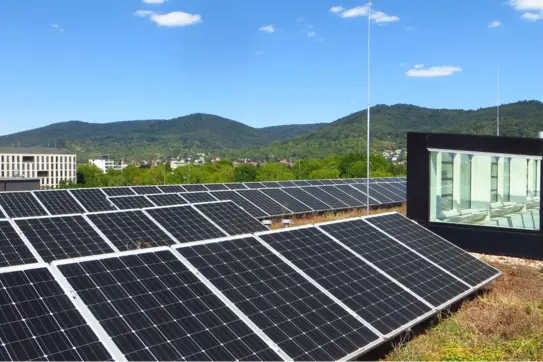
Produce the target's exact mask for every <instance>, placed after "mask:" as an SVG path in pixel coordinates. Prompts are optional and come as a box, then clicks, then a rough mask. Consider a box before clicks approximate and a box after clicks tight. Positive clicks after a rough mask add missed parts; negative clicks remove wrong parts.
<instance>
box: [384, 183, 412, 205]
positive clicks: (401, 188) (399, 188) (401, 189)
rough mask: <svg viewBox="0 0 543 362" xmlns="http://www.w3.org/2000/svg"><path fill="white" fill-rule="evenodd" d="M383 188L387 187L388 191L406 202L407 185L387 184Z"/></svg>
mask: <svg viewBox="0 0 543 362" xmlns="http://www.w3.org/2000/svg"><path fill="white" fill-rule="evenodd" d="M381 186H383V187H385V188H386V189H387V190H389V191H390V192H392V193H393V194H394V195H396V196H397V197H398V198H399V199H400V200H402V201H405V199H406V188H405V184H402V183H400V182H389V183H386V184H381Z"/></svg>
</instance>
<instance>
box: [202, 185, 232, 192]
mask: <svg viewBox="0 0 543 362" xmlns="http://www.w3.org/2000/svg"><path fill="white" fill-rule="evenodd" d="M204 186H205V187H206V188H207V189H208V190H211V191H219V190H228V187H226V186H224V185H223V184H204Z"/></svg>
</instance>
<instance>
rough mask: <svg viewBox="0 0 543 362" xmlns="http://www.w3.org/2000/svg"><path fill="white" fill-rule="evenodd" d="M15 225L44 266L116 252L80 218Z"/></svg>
mask: <svg viewBox="0 0 543 362" xmlns="http://www.w3.org/2000/svg"><path fill="white" fill-rule="evenodd" d="M15 223H16V224H17V226H18V227H19V229H21V231H22V232H23V234H24V236H25V237H26V238H27V239H28V241H29V242H30V244H32V246H33V247H34V249H36V251H37V252H38V254H40V256H41V257H42V258H43V260H45V261H46V262H50V261H52V260H58V259H67V258H76V257H79V256H86V255H98V254H104V253H113V252H114V251H115V250H113V249H112V248H111V246H110V245H109V244H108V243H107V242H106V241H105V240H104V239H102V237H101V236H100V235H99V234H98V233H97V232H96V231H95V230H94V229H93V228H92V227H91V226H90V225H89V223H88V222H87V220H85V219H84V218H83V216H81V215H77V216H58V217H44V218H36V219H18V220H15Z"/></svg>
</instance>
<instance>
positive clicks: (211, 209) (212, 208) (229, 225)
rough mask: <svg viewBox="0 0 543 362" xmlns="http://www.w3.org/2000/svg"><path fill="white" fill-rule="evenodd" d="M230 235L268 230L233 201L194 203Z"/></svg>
mask: <svg viewBox="0 0 543 362" xmlns="http://www.w3.org/2000/svg"><path fill="white" fill-rule="evenodd" d="M194 207H195V208H197V209H198V210H200V211H201V212H202V213H204V215H206V216H207V217H208V218H210V219H211V220H213V222H214V223H216V224H217V225H219V227H220V228H221V229H223V230H224V231H226V232H227V233H228V234H230V235H241V234H249V233H255V232H257V231H266V230H268V228H267V227H265V226H264V225H263V224H262V223H261V222H260V221H258V220H257V219H255V218H254V217H252V216H251V215H249V214H248V213H247V212H245V211H244V210H242V209H241V208H240V207H239V206H237V205H236V204H234V203H233V202H232V201H226V202H213V203H209V204H200V205H194Z"/></svg>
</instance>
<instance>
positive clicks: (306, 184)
mask: <svg viewBox="0 0 543 362" xmlns="http://www.w3.org/2000/svg"><path fill="white" fill-rule="evenodd" d="M292 183H293V184H294V185H296V186H310V185H311V184H310V183H309V182H307V181H305V180H295V181H292Z"/></svg>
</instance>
